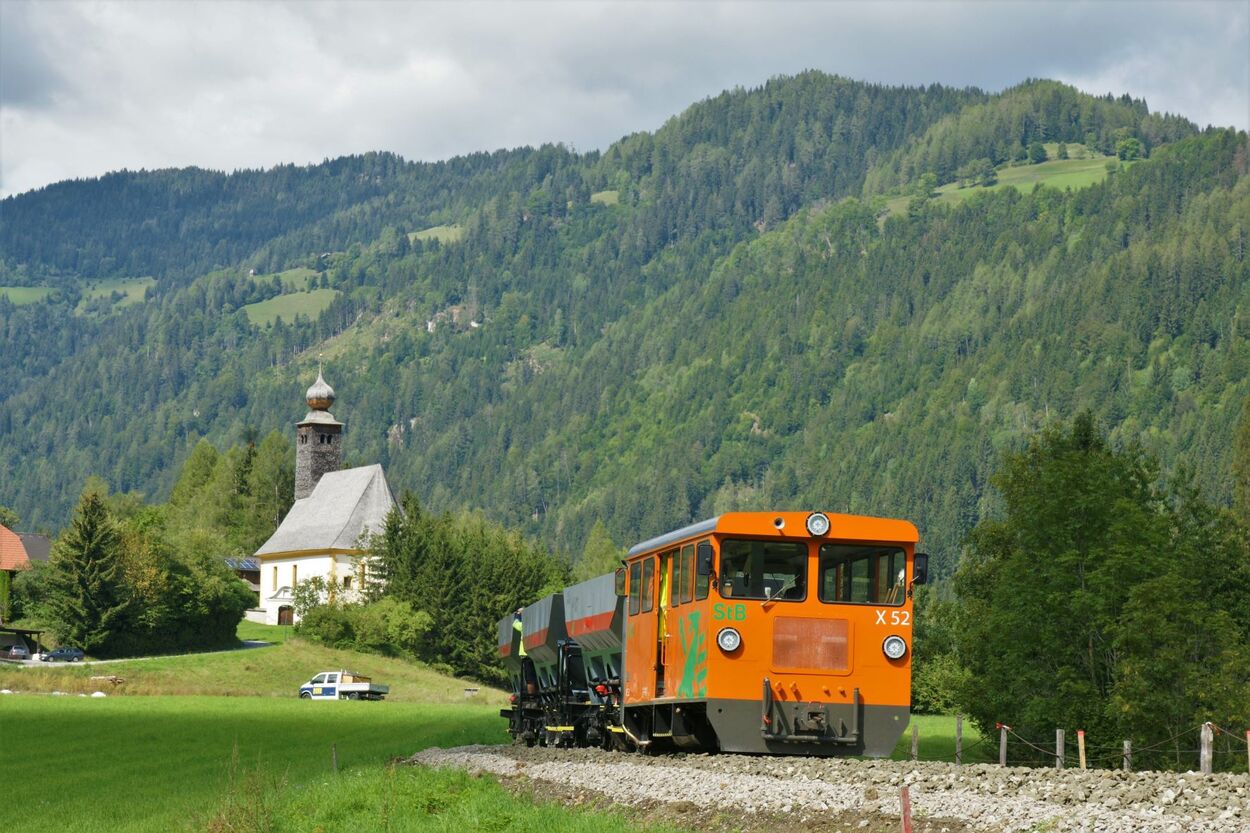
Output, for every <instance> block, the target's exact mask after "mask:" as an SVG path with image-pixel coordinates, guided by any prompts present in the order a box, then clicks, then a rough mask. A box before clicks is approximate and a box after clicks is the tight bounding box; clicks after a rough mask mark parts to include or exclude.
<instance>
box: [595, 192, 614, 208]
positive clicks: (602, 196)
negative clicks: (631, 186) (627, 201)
mask: <svg viewBox="0 0 1250 833" xmlns="http://www.w3.org/2000/svg"><path fill="white" fill-rule="evenodd" d="M620 201H621V192H620V191H596V192H595V193H593V194H591V195H590V204H591V205H596V204H597V205H616V204H617V203H619V202H620Z"/></svg>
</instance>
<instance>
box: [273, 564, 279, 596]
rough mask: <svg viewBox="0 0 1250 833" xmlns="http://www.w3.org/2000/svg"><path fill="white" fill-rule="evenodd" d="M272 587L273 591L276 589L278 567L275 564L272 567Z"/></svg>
mask: <svg viewBox="0 0 1250 833" xmlns="http://www.w3.org/2000/svg"><path fill="white" fill-rule="evenodd" d="M273 589H274V592H275V593H276V592H277V590H278V568H277V566H276V565H275V566H274V568H273Z"/></svg>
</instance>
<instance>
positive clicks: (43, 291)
mask: <svg viewBox="0 0 1250 833" xmlns="http://www.w3.org/2000/svg"><path fill="white" fill-rule="evenodd" d="M52 291H53V290H52V287H50V286H0V295H6V296H8V298H9V302H10V303H11V304H13V305H14V306H18V307H20V306H24V305H26V304H33V303H35V302H36V301H42V300H43V299H44V298H47V297H48V296H49V295H51V294H52Z"/></svg>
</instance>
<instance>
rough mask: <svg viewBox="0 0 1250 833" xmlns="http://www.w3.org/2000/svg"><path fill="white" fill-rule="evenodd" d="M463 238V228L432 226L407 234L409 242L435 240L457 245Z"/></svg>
mask: <svg viewBox="0 0 1250 833" xmlns="http://www.w3.org/2000/svg"><path fill="white" fill-rule="evenodd" d="M462 237H464V226H459V225H450V226H432V227H430V228H427V229H424V230H422V231H414V232H409V234H408V239H409V240H437V241H438V242H440V243H457V242H459V241H460V239H461V238H462Z"/></svg>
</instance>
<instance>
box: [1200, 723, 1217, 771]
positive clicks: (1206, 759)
mask: <svg viewBox="0 0 1250 833" xmlns="http://www.w3.org/2000/svg"><path fill="white" fill-rule="evenodd" d="M1214 739H1215V733H1214V732H1212V731H1211V724H1210V723H1203V724H1202V748H1201V749H1200V750H1199V752H1198V767H1199V768H1200V769H1201V770H1202V774H1203V775H1210V774H1211V741H1213V740H1214Z"/></svg>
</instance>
